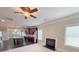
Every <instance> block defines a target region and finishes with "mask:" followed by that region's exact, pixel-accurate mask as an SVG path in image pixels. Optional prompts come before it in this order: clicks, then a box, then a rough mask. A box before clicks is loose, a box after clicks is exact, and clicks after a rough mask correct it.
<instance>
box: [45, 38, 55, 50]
mask: <svg viewBox="0 0 79 59" xmlns="http://www.w3.org/2000/svg"><path fill="white" fill-rule="evenodd" d="M55 41H56V40H55V39H50V38H46V47H47V48H49V49H52V50H55Z"/></svg>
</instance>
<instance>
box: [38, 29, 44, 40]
mask: <svg viewBox="0 0 79 59" xmlns="http://www.w3.org/2000/svg"><path fill="white" fill-rule="evenodd" d="M42 35H43V31H42V30H38V39H39V40H42Z"/></svg>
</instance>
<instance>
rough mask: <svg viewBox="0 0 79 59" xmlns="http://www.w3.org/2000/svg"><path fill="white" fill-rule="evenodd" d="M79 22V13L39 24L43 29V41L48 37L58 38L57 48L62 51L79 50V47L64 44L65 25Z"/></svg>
mask: <svg viewBox="0 0 79 59" xmlns="http://www.w3.org/2000/svg"><path fill="white" fill-rule="evenodd" d="M78 23H79V14H76V15H72V16H69V17H65V18H61V19H58V21H51V22H48V23H45V24H41V25H39V26H38V29H42V30H43V42H44V43H45V39H46V38H54V39H56V49H57V50H62V51H79V49H78V48H74V47H68V46H65V45H64V37H65V26H67V25H70V24H78ZM78 25H79V24H78Z"/></svg>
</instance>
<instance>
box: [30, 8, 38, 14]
mask: <svg viewBox="0 0 79 59" xmlns="http://www.w3.org/2000/svg"><path fill="white" fill-rule="evenodd" d="M37 11H38V9H37V8H34V9H32V10H31V11H30V13H33V12H37Z"/></svg>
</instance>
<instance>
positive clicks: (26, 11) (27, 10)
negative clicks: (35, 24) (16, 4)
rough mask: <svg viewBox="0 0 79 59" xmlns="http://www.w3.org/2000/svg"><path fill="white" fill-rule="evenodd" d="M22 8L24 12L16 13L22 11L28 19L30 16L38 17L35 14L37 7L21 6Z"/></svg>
mask: <svg viewBox="0 0 79 59" xmlns="http://www.w3.org/2000/svg"><path fill="white" fill-rule="evenodd" d="M20 9H21V10H22V12H15V13H20V14H22V15H24V18H25V19H27V18H28V17H29V16H30V17H33V18H37V17H36V16H34V15H33V13H34V12H37V11H38V9H37V8H33V9H31V8H30V7H20Z"/></svg>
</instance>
